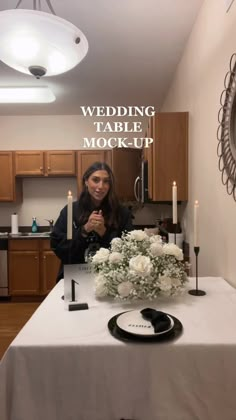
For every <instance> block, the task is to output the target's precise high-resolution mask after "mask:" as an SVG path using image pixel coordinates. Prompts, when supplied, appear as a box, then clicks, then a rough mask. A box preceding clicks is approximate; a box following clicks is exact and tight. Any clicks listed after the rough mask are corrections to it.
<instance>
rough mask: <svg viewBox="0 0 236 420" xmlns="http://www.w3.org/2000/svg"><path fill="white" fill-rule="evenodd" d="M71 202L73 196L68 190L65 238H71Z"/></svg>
mask: <svg viewBox="0 0 236 420" xmlns="http://www.w3.org/2000/svg"><path fill="white" fill-rule="evenodd" d="M72 202H73V196H72V194H71V191H68V196H67V239H72Z"/></svg>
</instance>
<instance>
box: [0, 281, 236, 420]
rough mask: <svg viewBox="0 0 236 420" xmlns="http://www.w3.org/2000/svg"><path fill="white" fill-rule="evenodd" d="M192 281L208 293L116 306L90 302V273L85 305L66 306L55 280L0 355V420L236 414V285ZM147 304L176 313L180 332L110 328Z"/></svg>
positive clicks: (191, 419) (227, 418) (181, 419)
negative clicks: (124, 336) (171, 335)
mask: <svg viewBox="0 0 236 420" xmlns="http://www.w3.org/2000/svg"><path fill="white" fill-rule="evenodd" d="M194 285H195V282H194V280H190V284H189V287H188V288H189V289H190V288H194ZM199 287H200V288H202V289H204V290H205V291H206V292H207V295H206V296H203V297H195V296H191V295H189V294H188V293H186V294H185V295H183V296H181V297H177V298H169V299H164V298H162V299H160V300H156V301H155V302H152V303H150V302H149V303H148V305H147V303H146V302H145V303H144V302H140V301H139V302H137V303H135V304H128V303H123V304H122V303H118V302H116V303H115V302H114V301H109V302H108V301H106V302H99V301H97V300H96V299H95V298H94V297H93V293H92V285H91V282H90V281H89V282H88V299H87V302H88V304H89V310H85V311H73V312H69V311H66V310H65V309H64V302H63V300H61V295H62V294H63V281H61V282H60V283H58V284H57V286H56V287H55V288H54V289H53V290H52V292H51V293H50V294H49V296H48V297H47V298H46V300H45V301H44V302H43V303H42V304H41V305H40V307H39V308H38V310H37V311H36V312H35V313H34V315H33V316H32V318H31V319H30V320H29V321H28V323H27V324H26V325H25V327H24V328H23V329H22V330H21V332H20V333H19V335H18V336H17V337H16V338H15V340H14V341H13V343H12V344H11V346H10V347H9V349H8V350H7V352H6V353H5V356H4V358H3V360H2V362H1V366H0V418H1V420H120V419H123V418H124V419H134V420H195V419H196V420H222V418H223V419H224V420H235V419H236V396H235V391H236V290H235V289H234V288H232V287H231V286H230V285H229V284H228V283H227V282H225V281H224V280H223V279H221V278H213V277H211V278H210V277H209V278H200V279H199ZM147 306H149V307H154V308H156V309H160V310H164V311H166V312H168V313H170V314H172V315H174V316H175V317H177V318H178V319H179V320H180V321H181V322H182V324H183V326H184V331H183V334H182V335H181V336H180V337H179V338H178V339H177V340H176V341H173V342H163V343H148V344H136V343H135V344H134V343H124V342H121V341H118V340H116V339H115V338H114V337H112V336H111V335H110V333H109V330H108V328H107V322H108V320H109V319H110V318H111V317H112V316H113V315H115V314H117V313H119V312H122V311H124V310H129V309H132V308H134V307H135V308H136V307H137V308H140V309H141V308H144V307H147Z"/></svg>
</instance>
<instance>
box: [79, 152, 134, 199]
mask: <svg viewBox="0 0 236 420" xmlns="http://www.w3.org/2000/svg"><path fill="white" fill-rule="evenodd" d="M77 154H78V155H77V165H78V170H77V173H78V195H79V194H80V192H81V190H82V176H83V174H84V172H85V171H86V169H87V168H88V167H89V166H90V165H92V164H93V163H94V162H106V163H107V164H108V165H109V166H110V168H111V169H112V171H113V173H114V177H115V185H116V193H117V195H118V198H119V199H120V200H122V201H132V200H135V197H134V181H135V179H136V177H137V176H138V175H139V173H140V166H141V151H140V149H131V148H114V149H109V150H108V149H107V150H79V151H78V152H77Z"/></svg>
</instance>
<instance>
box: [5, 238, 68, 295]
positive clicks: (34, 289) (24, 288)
mask: <svg viewBox="0 0 236 420" xmlns="http://www.w3.org/2000/svg"><path fill="white" fill-rule="evenodd" d="M8 260H9V294H10V296H40V295H46V294H47V293H49V291H50V290H51V289H52V288H53V287H54V285H55V284H56V277H57V273H58V270H59V266H60V260H59V259H58V258H57V256H56V255H55V254H54V253H53V251H51V250H50V240H49V239H10V240H9V255H8Z"/></svg>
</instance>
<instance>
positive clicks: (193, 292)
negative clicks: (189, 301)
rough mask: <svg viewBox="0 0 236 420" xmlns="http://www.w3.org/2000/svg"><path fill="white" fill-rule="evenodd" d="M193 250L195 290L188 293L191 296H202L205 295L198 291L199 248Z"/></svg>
mask: <svg viewBox="0 0 236 420" xmlns="http://www.w3.org/2000/svg"><path fill="white" fill-rule="evenodd" d="M193 249H194V253H195V257H196V289H192V290H189V291H188V293H189V294H190V295H193V296H204V295H206V292H204V290H199V289H198V254H199V252H200V247H199V246H195V247H194V248H193Z"/></svg>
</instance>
